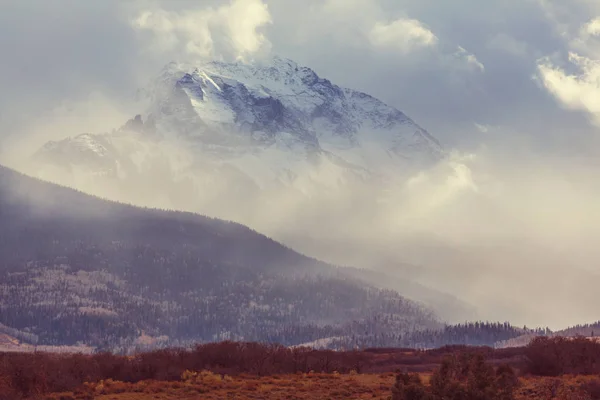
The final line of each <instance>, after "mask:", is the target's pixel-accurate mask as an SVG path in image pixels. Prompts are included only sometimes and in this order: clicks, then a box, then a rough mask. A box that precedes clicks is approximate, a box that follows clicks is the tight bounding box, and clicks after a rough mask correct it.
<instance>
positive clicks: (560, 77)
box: [538, 53, 600, 123]
mask: <svg viewBox="0 0 600 400" xmlns="http://www.w3.org/2000/svg"><path fill="white" fill-rule="evenodd" d="M569 61H570V62H571V63H572V64H573V65H575V66H576V67H577V68H578V69H579V71H580V72H579V73H578V74H569V73H567V72H566V71H565V70H564V69H562V68H560V67H557V66H555V65H554V64H553V63H552V62H551V61H550V60H549V59H548V58H545V59H543V60H541V61H540V64H539V66H538V70H539V76H540V79H541V82H542V83H543V85H544V87H545V88H546V89H547V90H548V91H549V92H550V93H551V94H552V95H554V96H555V97H556V99H557V100H558V101H559V102H560V103H561V104H562V105H563V106H565V107H567V108H570V109H574V110H584V111H587V112H589V113H591V114H592V115H593V116H595V118H597V122H598V123H600V87H599V86H598V82H600V61H597V60H592V59H589V58H587V57H584V56H580V55H578V54H576V53H569Z"/></svg>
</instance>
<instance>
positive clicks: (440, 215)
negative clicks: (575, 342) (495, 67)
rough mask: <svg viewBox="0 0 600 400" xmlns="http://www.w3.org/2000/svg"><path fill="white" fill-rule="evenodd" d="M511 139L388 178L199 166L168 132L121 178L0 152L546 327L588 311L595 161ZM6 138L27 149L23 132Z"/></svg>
mask: <svg viewBox="0 0 600 400" xmlns="http://www.w3.org/2000/svg"><path fill="white" fill-rule="evenodd" d="M109 109H110V108H109ZM95 118H97V117H96V116H94V117H93V118H92V121H93V120H94V119H95ZM40 124H42V125H43V126H46V127H50V126H53V125H52V123H44V122H40ZM56 126H57V127H59V128H60V127H61V126H62V124H60V123H58V124H56ZM90 126H93V124H90ZM88 131H89V129H88ZM51 133H52V132H48V129H46V135H49V134H51ZM23 137H24V138H27V137H28V136H26V135H25V136H23ZM32 137H34V136H32ZM32 140H33V139H32ZM519 144H520V147H519V146H518V145H517V143H509V142H508V141H506V140H505V141H504V142H503V144H502V145H496V146H495V147H486V148H481V149H479V150H478V151H477V152H473V153H467V154H464V153H463V154H461V153H459V152H458V151H452V152H449V154H448V155H447V157H446V159H444V160H442V161H441V162H440V163H439V164H438V165H436V166H434V167H433V168H431V169H427V170H424V171H420V172H417V173H414V174H413V175H412V176H411V177H410V178H409V179H407V180H406V179H398V180H397V181H387V182H384V183H374V182H372V181H367V182H360V181H349V180H346V181H345V182H346V183H345V184H343V185H340V184H338V183H336V182H339V181H340V180H343V179H344V177H342V176H332V175H331V173H330V174H329V175H324V174H323V171H320V170H319V166H318V165H317V166H315V167H314V168H315V169H314V170H311V171H306V172H305V173H304V174H303V176H306V177H309V178H307V179H306V182H305V184H300V185H297V186H294V187H293V188H290V187H288V186H285V185H276V184H273V185H271V186H266V187H259V186H258V185H257V184H256V183H254V182H253V181H252V179H251V178H250V177H249V176H245V175H244V173H243V171H236V170H235V167H231V168H223V169H220V170H218V171H216V170H215V169H214V167H210V168H209V167H208V166H202V165H201V164H200V165H198V163H197V162H194V161H193V160H195V159H196V158H195V157H194V156H193V150H190V146H186V142H185V141H183V140H182V141H181V142H178V141H177V140H174V139H163V140H162V141H159V142H153V141H148V142H147V148H148V149H149V150H148V151H147V153H146V154H145V155H144V157H145V158H144V160H143V162H141V163H140V164H139V165H140V167H139V169H138V170H137V173H136V174H129V175H126V176H124V177H120V178H114V177H98V176H94V175H86V174H73V173H71V172H69V171H68V170H63V169H56V170H50V169H48V168H47V167H46V168H45V169H42V170H39V169H35V167H34V166H35V165H36V164H35V163H34V162H32V161H31V156H32V152H31V151H29V153H27V152H25V153H22V154H18V156H17V153H16V152H14V151H13V152H12V153H11V155H12V156H13V157H6V156H5V157H3V158H2V159H1V160H0V162H1V163H3V164H6V165H8V166H10V167H13V168H16V169H17V170H20V171H24V172H26V173H29V174H32V175H36V176H40V177H42V178H44V179H47V180H50V181H53V182H57V183H60V184H64V185H67V186H72V187H75V188H77V189H79V190H82V191H84V192H86V193H90V194H94V195H97V196H100V197H103V198H108V199H112V200H118V201H121V202H127V203H131V204H135V205H139V206H148V207H157V208H164V209H177V210H185V211H192V212H197V213H201V214H204V215H208V216H215V217H219V218H223V219H227V220H233V221H236V222H240V223H243V224H245V225H248V226H250V227H251V228H253V229H256V230H258V231H260V232H262V233H265V234H267V235H268V236H271V237H273V238H274V239H276V240H279V241H281V242H283V243H284V244H286V245H289V246H290V247H292V248H294V249H295V250H298V251H300V252H303V253H304V254H307V255H309V256H314V257H317V258H319V259H321V260H323V261H327V262H331V263H335V264H338V265H344V266H354V267H360V268H366V269H371V270H376V271H379V272H384V273H386V274H390V275H392V276H396V277H401V278H404V279H410V280H412V281H415V282H418V283H420V284H422V285H424V286H426V287H429V288H432V289H435V290H438V291H440V292H443V293H448V294H451V295H453V296H455V297H457V298H458V299H460V300H461V301H463V302H465V303H467V304H469V305H470V306H472V307H473V308H474V309H475V311H476V314H475V316H476V317H477V318H481V319H484V320H499V321H504V320H509V321H511V322H512V323H514V324H517V325H527V326H549V327H551V328H553V329H557V328H561V327H565V326H570V325H574V324H577V323H582V322H587V321H593V320H595V319H596V318H597V316H596V309H595V302H594V296H595V289H594V288H595V287H597V284H598V283H600V275H599V274H598V273H599V272H600V271H599V270H598V267H597V265H596V263H595V260H597V259H598V256H600V254H598V253H599V250H598V249H597V245H596V241H595V238H596V237H598V234H600V232H599V231H600V212H598V211H597V209H598V208H597V205H596V199H597V198H598V196H599V195H600V169H599V168H598V166H597V163H596V162H595V161H594V159H589V158H584V157H577V158H573V157H564V156H559V155H549V154H547V153H546V154H539V153H536V152H535V151H533V150H532V149H530V148H527V147H526V145H525V144H523V143H522V142H521V143H519ZM11 147H12V148H13V149H27V148H29V149H36V147H35V146H33V145H32V144H31V143H27V140H25V139H24V140H23V141H22V143H20V144H17V143H15V145H14V146H11ZM516 149H520V150H516ZM311 176H321V177H325V178H322V179H321V182H317V183H315V182H314V181H311V179H310V177H311ZM327 180H329V184H328V181H327ZM443 317H444V318H446V319H448V320H450V321H452V322H460V321H461V320H462V319H463V318H467V316H466V315H461V314H457V315H445V316H443ZM469 317H470V318H473V317H474V315H469Z"/></svg>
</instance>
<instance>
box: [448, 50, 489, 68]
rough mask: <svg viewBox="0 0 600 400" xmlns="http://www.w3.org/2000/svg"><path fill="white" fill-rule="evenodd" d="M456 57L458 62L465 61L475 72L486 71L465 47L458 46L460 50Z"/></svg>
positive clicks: (455, 54)
mask: <svg viewBox="0 0 600 400" xmlns="http://www.w3.org/2000/svg"><path fill="white" fill-rule="evenodd" d="M454 57H456V58H457V59H458V60H461V61H463V62H464V63H465V64H466V65H467V66H468V67H469V68H471V69H474V70H479V71H481V72H483V71H485V67H484V65H483V64H482V63H481V62H479V60H478V59H477V57H475V55H474V54H471V53H469V52H468V51H467V50H465V49H464V48H463V47H461V46H458V50H457V51H456V53H454Z"/></svg>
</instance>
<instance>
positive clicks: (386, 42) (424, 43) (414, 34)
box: [369, 18, 438, 53]
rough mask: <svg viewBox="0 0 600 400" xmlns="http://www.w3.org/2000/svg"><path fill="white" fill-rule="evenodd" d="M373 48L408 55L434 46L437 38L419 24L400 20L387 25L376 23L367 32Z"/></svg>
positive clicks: (404, 19) (411, 20)
mask: <svg viewBox="0 0 600 400" xmlns="http://www.w3.org/2000/svg"><path fill="white" fill-rule="evenodd" d="M369 40H370V41H371V43H372V44H373V45H374V46H379V47H387V48H389V49H397V50H400V51H401V52H403V53H409V52H411V51H412V50H414V49H418V48H422V47H431V46H435V45H436V44H437V43H438V38H437V37H436V36H435V35H434V34H433V32H431V31H430V30H429V29H427V28H426V27H425V26H424V25H423V24H422V23H421V22H419V21H417V20H415V19H408V18H400V19H397V20H395V21H393V22H391V23H389V24H385V23H382V22H376V23H375V25H374V26H373V28H372V29H371V31H370V32H369Z"/></svg>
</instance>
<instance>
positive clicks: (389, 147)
mask: <svg viewBox="0 0 600 400" xmlns="http://www.w3.org/2000/svg"><path fill="white" fill-rule="evenodd" d="M139 97H140V98H141V99H144V100H143V101H141V103H143V104H144V106H143V108H144V111H143V112H141V113H140V114H139V116H137V117H136V118H134V119H132V120H130V121H129V122H128V123H127V124H125V125H124V126H123V127H121V128H120V129H119V130H118V131H116V132H113V133H105V134H84V135H80V136H77V137H75V138H67V139H64V140H61V141H57V142H51V143H48V144H47V145H46V146H44V147H42V148H41V149H40V151H39V152H38V157H37V159H38V160H42V161H43V163H42V164H43V165H44V167H47V166H48V165H51V166H57V167H59V168H61V169H62V170H63V171H65V170H67V171H68V172H69V173H72V172H73V171H74V170H75V171H76V172H77V170H79V171H84V170H89V172H91V173H95V174H100V175H106V174H109V175H113V176H121V175H123V174H125V175H127V174H135V173H138V172H140V171H142V170H143V169H144V167H143V166H142V164H143V160H144V158H147V156H148V152H149V151H148V148H149V147H151V148H152V151H150V152H157V151H158V152H160V150H161V148H160V147H161V146H163V145H164V143H165V141H172V142H179V143H180V144H181V146H182V147H184V148H185V149H186V150H189V151H187V152H186V153H185V156H182V155H181V154H178V155H176V156H174V157H170V158H171V165H172V166H173V169H174V173H175V174H176V175H178V176H181V175H185V176H194V174H195V173H196V172H197V170H198V169H199V168H202V165H198V162H200V161H201V163H207V164H208V165H209V166H210V168H217V169H222V168H224V167H225V166H227V167H228V168H233V169H235V170H236V171H237V172H238V173H239V174H241V175H243V176H245V178H247V179H248V180H249V181H250V182H252V183H253V184H254V185H256V186H257V187H258V188H260V189H262V188H265V187H271V186H273V184H275V185H281V184H283V185H284V186H292V187H294V188H296V189H299V190H300V191H302V192H304V193H306V192H307V191H310V189H311V188H312V187H313V186H315V185H316V186H318V190H323V188H324V187H326V186H331V185H333V186H336V185H339V184H340V183H347V182H352V181H353V180H359V181H360V180H374V179H375V180H377V179H382V178H384V179H388V178H390V177H397V176H400V175H405V174H407V173H409V171H410V172H412V171H414V170H416V169H419V168H421V167H423V166H426V165H431V164H433V163H435V162H437V161H439V160H440V159H441V158H443V157H444V151H443V149H442V147H441V145H440V143H439V142H438V141H437V140H436V139H435V138H434V137H433V136H431V135H430V134H429V133H428V132H427V131H426V130H424V129H422V128H421V127H420V126H418V125H417V124H416V123H415V122H414V121H413V120H411V119H410V118H409V117H407V116H406V115H405V114H404V113H402V112H401V111H399V110H398V109H396V108H394V107H391V106H389V105H387V104H385V103H383V102H381V101H380V100H377V99H376V98H374V97H372V96H370V95H368V94H366V93H362V92H358V91H355V90H351V89H347V88H341V87H339V86H337V85H335V84H333V83H332V82H331V81H329V80H327V79H323V78H320V77H319V76H318V75H317V74H316V73H315V72H314V71H313V70H311V69H310V68H308V67H303V66H300V65H298V64H297V63H295V62H293V61H291V60H288V59H284V58H281V57H274V58H273V59H271V60H270V61H269V62H266V63H264V62H263V63H255V64H249V63H239V62H238V63H224V62H219V61H211V62H206V63H202V64H200V65H189V64H180V63H176V62H172V63H169V64H168V65H167V66H166V67H165V68H163V70H162V71H161V72H160V74H159V76H158V78H156V79H155V80H154V81H153V82H152V83H151V84H149V85H148V87H147V88H146V89H145V90H143V91H140V96H139ZM135 133H137V134H138V135H137V136H136V135H135ZM123 137H127V139H123ZM157 143H158V145H156V144H157ZM83 153H84V154H85V155H86V157H84V156H83V155H82V154H83ZM94 153H95V154H94ZM180 153H181V152H180ZM89 158H91V159H92V161H89V160H88V159H89ZM167 158H168V156H167ZM173 158H177V159H178V162H179V164H180V165H178V162H177V161H173V160H172V159H173ZM186 158H187V160H186ZM140 160H141V161H140ZM107 171H108V172H107ZM197 180H201V178H200V179H197Z"/></svg>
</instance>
